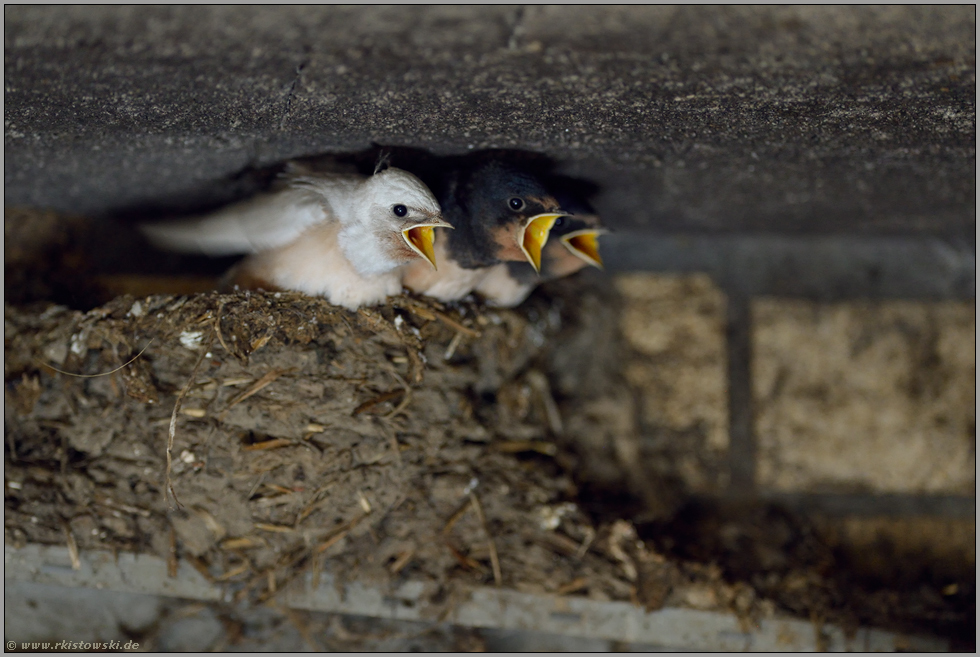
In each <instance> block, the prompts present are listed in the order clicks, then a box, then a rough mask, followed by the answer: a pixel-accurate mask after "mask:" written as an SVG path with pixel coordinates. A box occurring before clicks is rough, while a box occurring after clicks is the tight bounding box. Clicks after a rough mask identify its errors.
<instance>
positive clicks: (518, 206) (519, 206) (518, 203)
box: [507, 196, 524, 210]
mask: <svg viewBox="0 0 980 657" xmlns="http://www.w3.org/2000/svg"><path fill="white" fill-rule="evenodd" d="M507 204H508V205H509V206H510V209H511V210H523V209H524V199H520V198H517V197H516V196H515V197H514V198H512V199H510V200H509V201H507Z"/></svg>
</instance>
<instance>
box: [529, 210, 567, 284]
mask: <svg viewBox="0 0 980 657" xmlns="http://www.w3.org/2000/svg"><path fill="white" fill-rule="evenodd" d="M561 216H563V215H560V214H539V215H536V216H534V217H531V218H530V219H528V220H527V222H526V223H525V224H524V227H523V228H522V229H521V235H520V240H519V243H520V245H521V251H523V252H524V255H525V257H527V260H528V262H530V263H531V266H532V267H534V271H536V272H538V273H541V251H542V250H543V249H544V245H545V244H547V242H548V236H549V235H550V234H551V228H552V226H554V225H555V222H556V221H558V218H559V217H561Z"/></svg>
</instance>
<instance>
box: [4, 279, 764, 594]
mask: <svg viewBox="0 0 980 657" xmlns="http://www.w3.org/2000/svg"><path fill="white" fill-rule="evenodd" d="M5 322H6V325H5V329H6V336H5V337H6V340H5V353H6V362H5V380H6V384H7V385H6V388H5V394H6V401H7V404H6V408H7V412H6V415H5V429H6V438H7V450H6V462H5V468H6V480H7V490H6V496H5V511H6V514H5V529H6V540H7V541H8V542H11V543H13V544H23V543H25V542H36V543H47V544H61V545H68V546H69V549H70V550H76V549H86V548H88V549H111V550H124V551H133V552H143V553H152V554H156V555H158V556H160V557H163V558H166V559H168V560H169V561H170V562H171V564H172V566H173V567H174V568H176V559H177V558H182V559H186V560H188V561H190V563H192V564H193V565H195V567H196V568H197V569H198V570H199V571H200V572H201V573H202V574H204V576H205V577H206V578H208V579H209V580H211V581H214V582H221V583H223V584H224V585H225V586H227V587H228V588H229V589H230V591H232V592H233V594H234V596H235V598H236V599H238V600H250V601H261V600H265V599H268V598H269V597H271V596H274V595H276V594H277V592H279V591H282V590H283V589H284V588H285V587H286V586H288V585H289V583H290V582H291V581H292V580H294V579H296V578H297V577H298V576H300V575H303V574H304V573H310V572H311V573H313V577H314V580H315V579H316V578H317V577H318V573H322V572H326V571H329V572H331V573H332V574H333V575H334V576H335V577H338V578H340V579H341V580H342V581H343V580H347V581H350V580H357V581H360V582H363V583H377V584H381V585H389V584H395V583H397V582H398V581H400V580H404V579H412V580H421V581H423V582H426V583H427V584H428V587H427V589H426V590H427V592H428V595H429V597H430V600H429V601H430V603H432V602H437V601H438V600H445V601H449V600H451V599H452V596H451V595H448V594H449V593H451V592H452V591H455V590H457V589H458V587H459V586H460V585H462V586H464V587H465V586H469V585H480V584H497V585H501V586H506V587H510V588H515V589H518V590H522V591H527V592H551V593H556V592H557V593H562V594H570V595H585V596H588V597H591V598H594V599H600V600H609V599H616V600H632V601H634V602H638V603H642V604H645V605H646V606H647V607H649V608H659V607H661V606H663V605H664V604H666V603H668V602H671V601H672V602H673V603H675V604H685V601H686V600H687V599H688V598H689V597H690V592H691V590H692V589H691V587H692V586H693V587H695V589H696V593H695V595H698V594H697V591H701V593H700V595H701V598H699V600H700V602H699V605H698V606H702V607H705V606H707V607H712V608H733V607H737V608H739V609H740V610H741V611H742V612H743V613H748V612H750V611H751V609H752V608H753V601H754V598H753V596H751V595H750V594H751V591H749V592H748V593H749V595H748V597H746V595H747V594H746V593H745V592H743V591H741V589H740V588H739V587H732V586H728V585H725V584H724V583H723V582H722V581H721V577H720V571H719V570H718V569H717V568H711V567H706V566H697V565H690V566H688V567H682V566H679V565H677V564H672V563H670V562H669V561H667V560H666V559H664V558H663V557H662V556H660V555H658V554H656V553H655V552H652V551H649V550H648V549H647V548H646V547H645V546H644V544H643V543H642V542H640V541H638V540H637V537H636V534H635V531H634V530H633V527H632V525H630V524H629V523H628V522H625V521H614V522H610V523H605V524H593V522H592V521H591V520H590V519H589V517H587V516H586V515H585V514H584V513H583V512H582V510H581V509H580V508H579V506H578V505H577V504H576V503H575V500H576V493H577V491H576V486H575V484H574V483H573V482H572V480H571V479H570V478H569V476H568V475H567V474H565V473H564V471H563V469H562V468H561V467H559V466H558V464H557V463H556V462H555V459H554V457H555V456H556V454H557V452H558V447H557V446H556V443H555V442H554V438H555V436H556V434H557V433H558V432H560V431H561V422H562V420H561V416H560V413H559V411H558V409H557V406H556V404H555V401H554V399H553V397H552V394H551V391H550V389H549V385H548V381H547V378H546V377H545V376H544V375H543V374H542V372H541V371H540V369H539V365H540V360H541V358H542V357H543V352H544V345H545V344H546V343H547V342H548V339H549V338H550V337H552V336H554V335H555V333H556V332H557V331H558V329H559V324H560V315H558V314H556V313H554V312H549V309H548V308H547V307H546V306H544V305H542V304H540V303H537V304H535V303H531V304H530V305H528V306H527V307H526V308H524V309H522V310H521V311H503V310H487V309H483V308H481V307H479V306H476V305H465V304H464V305H459V306H456V307H455V308H453V309H448V308H445V307H442V306H440V305H438V304H435V303H432V302H428V301H420V300H417V299H414V298H409V297H397V298H394V299H392V300H391V303H390V305H387V306H385V307H382V308H380V309H366V310H360V311H358V312H349V311H346V310H343V309H340V308H337V307H334V306H331V305H329V304H328V303H326V302H324V301H322V300H319V299H313V298H310V297H306V296H304V295H301V294H294V293H275V294H271V293H240V294H234V295H220V294H217V293H211V294H200V295H194V296H182V297H174V296H164V295H157V296H151V297H147V298H141V299H135V298H133V297H129V296H123V297H119V298H116V299H115V300H113V301H112V302H110V303H108V304H107V305H104V306H102V307H99V308H96V309H94V310H92V311H89V312H87V313H82V312H78V311H71V310H68V309H66V308H65V307H62V306H48V307H46V308H44V309H43V310H39V309H38V308H34V309H17V308H13V307H9V306H8V307H7V308H6V309H5ZM109 372H111V373H109ZM171 428H172V429H171ZM168 451H169V460H170V465H169V473H168ZM743 588H744V587H743ZM705 591H707V592H708V593H707V597H706V596H705ZM740 592H741V598H739V594H740ZM705 599H706V600H707V602H705Z"/></svg>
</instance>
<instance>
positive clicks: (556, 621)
mask: <svg viewBox="0 0 980 657" xmlns="http://www.w3.org/2000/svg"><path fill="white" fill-rule="evenodd" d="M119 556H120V560H119V561H118V562H115V561H114V560H113V555H111V554H110V553H107V552H95V551H91V552H89V551H86V552H83V553H81V554H80V555H79V559H80V562H81V563H80V565H81V568H80V569H79V570H73V569H72V568H71V566H70V565H67V567H65V565H66V564H70V558H69V555H68V550H67V549H66V548H61V547H48V546H40V545H28V546H25V547H23V548H21V549H16V548H12V547H10V546H4V564H5V568H4V579H5V580H6V581H11V580H12V581H34V582H44V583H49V584H59V585H62V586H89V587H94V588H105V589H110V590H116V591H127V592H140V593H143V592H149V591H150V590H153V589H154V588H155V589H156V591H155V592H157V593H159V594H161V595H179V596H181V597H188V598H198V599H202V600H217V599H221V598H222V597H223V595H222V593H221V590H220V589H219V588H218V587H217V586H214V585H210V584H208V583H207V582H205V581H204V580H203V578H201V577H200V575H199V574H198V573H197V572H196V571H194V570H193V569H192V568H190V567H185V566H183V565H181V566H180V568H179V569H178V574H177V577H175V578H169V577H168V576H167V572H166V564H165V562H164V561H163V560H161V559H159V558H156V557H149V556H147V557H140V560H141V562H140V563H137V562H136V560H134V559H129V558H122V557H124V556H125V555H119ZM195 576H196V577H195ZM307 579H308V580H309V579H310V578H307ZM416 584H417V583H413V582H406V583H405V584H404V585H402V586H401V587H400V588H399V589H398V590H396V591H393V592H384V591H381V590H378V589H373V588H371V587H366V586H363V585H359V584H356V583H354V584H350V585H346V586H344V587H341V588H342V589H343V590H338V587H337V586H336V585H335V583H334V581H333V578H332V577H330V576H327V575H325V576H322V577H321V580H320V584H319V586H318V587H316V588H313V587H312V586H311V582H310V581H307V582H306V587H305V588H304V589H303V590H298V591H297V590H293V591H291V592H290V595H289V596H288V597H287V598H286V600H285V602H286V604H288V605H289V606H291V607H293V608H298V609H310V610H317V611H332V612H339V613H347V614H359V615H364V616H374V617H379V618H388V619H401V620H426V614H425V609H424V608H423V607H424V605H423V604H420V603H419V601H418V596H419V594H420V593H421V592H422V588H421V587H419V586H417V585H416ZM430 620H431V619H430ZM443 620H445V621H450V622H453V623H456V624H459V625H465V626H471V627H487V628H500V629H509V630H533V631H540V632H549V633H553V634H562V635H566V636H578V637H586V638H592V639H612V640H616V641H622V642H629V643H645V644H654V645H658V646H667V647H673V648H687V649H694V650H726V651H727V650H757V651H761V650H784V651H799V650H811V651H812V650H816V649H820V648H823V649H826V650H832V651H839V650H861V651H869V650H870V651H881V650H888V651H892V650H897V649H903V650H944V649H947V647H948V645H947V642H946V641H944V640H941V639H933V638H930V637H915V636H902V635H897V634H894V633H891V632H884V631H881V630H874V629H867V628H861V629H858V630H857V631H856V632H854V633H853V634H852V635H850V636H847V635H846V634H845V632H844V631H843V630H842V629H841V628H838V627H833V626H823V627H819V628H818V627H815V626H814V625H813V624H812V623H810V622H807V621H800V620H794V619H789V618H779V617H777V618H772V619H764V620H762V621H761V622H760V623H759V624H758V625H757V626H754V627H753V626H752V625H751V624H747V625H743V624H742V623H740V622H739V620H738V619H737V618H736V617H735V615H734V614H726V613H719V612H706V611H697V610H693V609H680V608H668V609H663V610H660V611H657V612H651V613H648V612H646V611H644V610H643V609H642V608H640V607H636V606H633V605H631V604H628V603H623V602H597V601H593V600H587V599H584V598H567V597H557V596H542V595H532V594H527V593H518V592H516V591H509V590H502V589H494V588H480V589H476V590H475V591H474V592H473V594H472V596H471V597H470V598H469V599H467V600H464V601H462V602H461V603H460V604H459V605H458V606H456V608H455V609H454V611H453V612H452V614H451V615H450V617H449V618H446V619H443Z"/></svg>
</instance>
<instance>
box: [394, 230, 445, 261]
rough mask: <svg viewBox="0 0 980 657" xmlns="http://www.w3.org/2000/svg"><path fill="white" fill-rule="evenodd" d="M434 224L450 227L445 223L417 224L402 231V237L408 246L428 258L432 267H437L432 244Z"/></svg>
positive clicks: (434, 235) (434, 233)
mask: <svg viewBox="0 0 980 657" xmlns="http://www.w3.org/2000/svg"><path fill="white" fill-rule="evenodd" d="M436 226H438V227H440V228H452V226H450V225H448V224H445V223H438V224H418V225H416V226H412V227H411V228H406V229H405V230H403V231H402V237H403V238H404V239H405V243H406V244H408V247H409V248H410V249H412V251H415V252H416V253H417V254H419V255H420V256H422V257H423V258H425V259H426V260H428V261H429V264H430V265H432V268H433V269H438V267H437V266H436V252H435V249H433V246H432V245H433V242H434V241H435V239H436V232H435V230H433V228H434V227H436Z"/></svg>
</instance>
